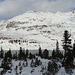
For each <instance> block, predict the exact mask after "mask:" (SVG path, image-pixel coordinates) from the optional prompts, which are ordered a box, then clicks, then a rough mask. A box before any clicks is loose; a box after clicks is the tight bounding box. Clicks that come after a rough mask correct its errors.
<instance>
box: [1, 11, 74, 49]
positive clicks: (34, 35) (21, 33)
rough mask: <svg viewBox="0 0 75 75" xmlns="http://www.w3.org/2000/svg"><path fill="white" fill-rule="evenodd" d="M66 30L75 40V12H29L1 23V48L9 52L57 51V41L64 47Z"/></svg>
mask: <svg viewBox="0 0 75 75" xmlns="http://www.w3.org/2000/svg"><path fill="white" fill-rule="evenodd" d="M64 30H68V31H69V32H70V33H71V34H72V39H73V40H74V39H75V11H70V12H67V13H62V12H57V13H51V12H38V11H28V12H26V13H24V14H22V15H19V16H16V17H13V18H12V19H9V20H8V21H0V46H2V47H3V49H5V50H7V49H9V48H11V49H12V50H17V49H19V47H23V48H25V49H26V48H28V49H30V50H32V49H38V47H39V45H40V46H41V47H42V48H43V49H45V48H47V49H49V50H52V49H55V46H56V41H57V40H58V41H59V43H60V48H62V47H61V45H62V42H61V40H62V39H63V33H64Z"/></svg>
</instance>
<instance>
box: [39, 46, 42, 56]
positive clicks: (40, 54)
mask: <svg viewBox="0 0 75 75" xmlns="http://www.w3.org/2000/svg"><path fill="white" fill-rule="evenodd" d="M39 56H40V57H42V50H41V47H39Z"/></svg>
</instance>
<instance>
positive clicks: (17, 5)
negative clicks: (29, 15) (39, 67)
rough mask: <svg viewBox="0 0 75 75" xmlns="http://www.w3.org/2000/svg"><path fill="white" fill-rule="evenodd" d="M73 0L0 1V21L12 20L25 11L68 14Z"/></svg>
mask: <svg viewBox="0 0 75 75" xmlns="http://www.w3.org/2000/svg"><path fill="white" fill-rule="evenodd" d="M73 9H75V0H0V19H5V18H12V17H14V16H17V15H19V14H23V13H25V12H26V11H30V10H34V11H50V12H58V11H61V12H68V11H71V10H73Z"/></svg>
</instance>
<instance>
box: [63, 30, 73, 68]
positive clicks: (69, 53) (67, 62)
mask: <svg viewBox="0 0 75 75" xmlns="http://www.w3.org/2000/svg"><path fill="white" fill-rule="evenodd" d="M63 37H64V39H63V49H64V50H65V53H64V60H63V65H64V66H66V67H73V60H74V57H73V49H72V46H71V39H70V37H71V34H69V32H68V31H67V30H65V31H64V36H63Z"/></svg>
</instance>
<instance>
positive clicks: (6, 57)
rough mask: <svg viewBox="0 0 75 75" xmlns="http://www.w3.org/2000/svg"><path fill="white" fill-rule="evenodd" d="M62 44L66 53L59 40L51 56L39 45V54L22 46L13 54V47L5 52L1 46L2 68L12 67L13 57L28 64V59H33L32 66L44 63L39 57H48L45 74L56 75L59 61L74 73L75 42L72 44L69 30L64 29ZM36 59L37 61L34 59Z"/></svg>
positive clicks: (69, 71)
mask: <svg viewBox="0 0 75 75" xmlns="http://www.w3.org/2000/svg"><path fill="white" fill-rule="evenodd" d="M62 46H63V49H64V53H62V52H61V50H60V49H59V42H58V41H57V42H56V49H55V50H53V51H52V55H51V56H49V51H48V50H47V49H45V50H44V51H43V50H42V49H41V47H39V49H38V53H37V54H32V53H29V50H28V49H27V50H23V49H22V47H20V50H19V52H18V53H17V52H16V53H15V54H13V55H12V53H11V49H9V51H8V52H6V53H5V54H4V50H3V49H2V47H1V51H0V58H2V59H3V60H2V64H1V66H0V67H1V68H4V69H5V70H9V69H11V66H12V59H14V60H24V61H25V62H26V66H27V64H28V62H27V59H30V60H31V64H30V65H31V67H37V66H39V65H41V64H42V62H41V60H39V59H38V57H40V58H41V59H48V60H51V61H49V62H48V66H47V68H46V70H47V72H45V73H43V75H55V74H56V73H57V72H58V71H59V68H60V67H61V66H58V64H57V62H60V63H61V64H62V67H64V68H65V70H66V72H67V73H70V75H71V74H72V70H73V69H74V68H75V65H74V58H75V42H74V44H73V45H72V44H71V34H69V32H68V31H67V30H65V31H64V35H63V40H62ZM33 59H35V62H34V60H33Z"/></svg>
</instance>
